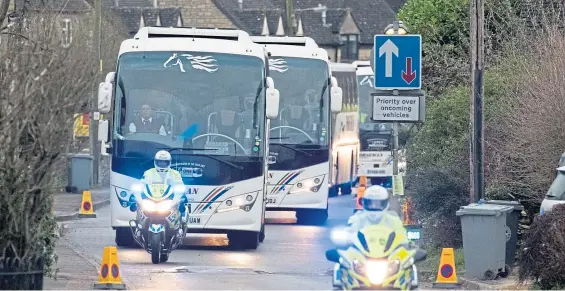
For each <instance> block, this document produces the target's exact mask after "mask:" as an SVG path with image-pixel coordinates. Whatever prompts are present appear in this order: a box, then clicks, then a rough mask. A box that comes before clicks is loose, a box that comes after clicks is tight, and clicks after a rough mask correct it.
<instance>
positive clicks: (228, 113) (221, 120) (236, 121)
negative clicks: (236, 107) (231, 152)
mask: <svg viewBox="0 0 565 291" xmlns="http://www.w3.org/2000/svg"><path fill="white" fill-rule="evenodd" d="M212 124H214V127H215V128H216V132H217V133H219V134H223V135H227V136H229V137H231V138H234V139H235V137H236V136H238V134H237V133H238V130H239V129H240V128H243V125H244V124H243V121H242V117H241V115H240V114H239V113H238V112H236V111H232V110H220V112H218V114H216V115H214V117H213V123H212ZM240 137H241V136H240Z"/></svg>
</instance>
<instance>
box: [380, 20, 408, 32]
mask: <svg viewBox="0 0 565 291" xmlns="http://www.w3.org/2000/svg"><path fill="white" fill-rule="evenodd" d="M384 31H385V34H386V35H393V34H408V28H407V27H406V26H405V25H404V23H403V22H402V21H398V32H397V33H395V32H394V24H389V25H388V26H387V27H385V29H384Z"/></svg>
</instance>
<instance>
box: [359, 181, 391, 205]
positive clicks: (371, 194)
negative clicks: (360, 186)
mask: <svg viewBox="0 0 565 291" xmlns="http://www.w3.org/2000/svg"><path fill="white" fill-rule="evenodd" d="M388 200H389V195H388V190H387V189H386V188H384V187H382V186H377V185H374V186H371V187H369V188H367V190H365V194H364V195H363V198H361V204H362V205H363V209H365V210H366V211H385V210H388V208H389V202H388Z"/></svg>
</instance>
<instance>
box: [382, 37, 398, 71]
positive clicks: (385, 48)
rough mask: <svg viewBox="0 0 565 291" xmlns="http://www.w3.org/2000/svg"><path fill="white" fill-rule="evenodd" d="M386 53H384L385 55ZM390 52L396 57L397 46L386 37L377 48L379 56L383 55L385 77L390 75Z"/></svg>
mask: <svg viewBox="0 0 565 291" xmlns="http://www.w3.org/2000/svg"><path fill="white" fill-rule="evenodd" d="M385 54H386V55H385ZM392 54H394V55H395V56H397V57H398V47H397V46H396V45H395V44H394V43H393V42H392V41H391V40H390V39H387V41H385V43H384V44H383V45H381V47H380V48H379V58H380V57H382V56H383V55H385V58H386V59H385V77H387V78H390V77H392Z"/></svg>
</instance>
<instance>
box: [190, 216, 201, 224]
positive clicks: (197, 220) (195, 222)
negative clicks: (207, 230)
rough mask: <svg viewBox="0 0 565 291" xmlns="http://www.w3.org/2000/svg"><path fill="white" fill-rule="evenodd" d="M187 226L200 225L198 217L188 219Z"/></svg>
mask: <svg viewBox="0 0 565 291" xmlns="http://www.w3.org/2000/svg"><path fill="white" fill-rule="evenodd" d="M188 224H200V217H190V216H189V217H188Z"/></svg>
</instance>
